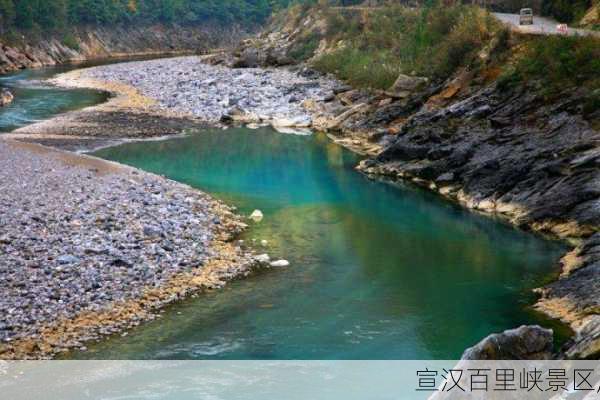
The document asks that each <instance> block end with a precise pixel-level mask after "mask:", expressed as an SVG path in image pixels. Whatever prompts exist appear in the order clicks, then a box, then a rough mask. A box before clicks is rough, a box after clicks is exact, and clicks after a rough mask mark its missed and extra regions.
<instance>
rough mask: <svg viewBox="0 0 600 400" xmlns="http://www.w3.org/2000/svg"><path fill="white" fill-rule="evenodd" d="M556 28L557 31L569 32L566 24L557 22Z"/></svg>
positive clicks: (564, 33)
mask: <svg viewBox="0 0 600 400" xmlns="http://www.w3.org/2000/svg"><path fill="white" fill-rule="evenodd" d="M556 30H557V31H558V33H560V34H563V35H566V34H568V33H569V27H568V26H567V24H558V25H556Z"/></svg>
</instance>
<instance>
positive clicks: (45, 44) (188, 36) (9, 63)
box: [0, 25, 246, 74]
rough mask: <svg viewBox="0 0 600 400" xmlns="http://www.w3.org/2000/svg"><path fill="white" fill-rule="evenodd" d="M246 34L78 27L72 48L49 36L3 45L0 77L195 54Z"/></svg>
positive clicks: (220, 29)
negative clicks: (46, 68) (127, 58)
mask: <svg viewBox="0 0 600 400" xmlns="http://www.w3.org/2000/svg"><path fill="white" fill-rule="evenodd" d="M245 34H246V32H245V31H244V30H242V29H240V28H237V27H235V26H228V27H226V28H225V27H220V26H217V25H206V26H201V27H189V26H185V27H180V26H172V27H165V26H161V25H155V26H145V27H135V26H130V27H124V26H122V27H110V28H102V27H95V28H76V29H75V31H74V34H73V37H74V39H75V44H76V46H73V44H70V45H71V46H73V47H75V48H73V47H69V46H67V45H66V44H65V43H64V42H63V38H62V37H61V36H60V35H59V36H57V37H49V38H46V39H44V40H41V41H38V40H29V39H27V38H25V37H23V39H22V40H21V41H20V43H18V44H16V45H11V46H8V45H5V44H2V43H0V74H5V73H7V72H12V71H16V70H19V69H24V68H37V67H40V66H43V65H55V64H62V63H65V62H73V61H85V60H91V59H101V58H111V57H122V56H127V55H136V54H137V55H145V54H148V55H150V54H166V53H182V52H193V53H200V52H203V51H208V50H210V49H213V48H216V47H219V46H222V45H227V44H230V43H234V42H237V41H238V40H239V39H240V38H241V37H242V36H244V35H245Z"/></svg>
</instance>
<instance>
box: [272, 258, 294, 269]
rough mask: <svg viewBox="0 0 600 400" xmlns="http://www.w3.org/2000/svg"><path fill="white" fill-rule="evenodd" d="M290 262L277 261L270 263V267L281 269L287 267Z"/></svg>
mask: <svg viewBox="0 0 600 400" xmlns="http://www.w3.org/2000/svg"><path fill="white" fill-rule="evenodd" d="M289 265H290V262H289V261H288V260H277V261H273V262H272V263H271V267H276V268H277V267H279V268H283V267H289Z"/></svg>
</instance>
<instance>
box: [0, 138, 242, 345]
mask: <svg viewBox="0 0 600 400" xmlns="http://www.w3.org/2000/svg"><path fill="white" fill-rule="evenodd" d="M89 163H91V164H92V165H94V167H93V168H91V167H90V166H89ZM133 172H135V174H134V173H133ZM89 177H92V178H93V179H88V178H89ZM0 182H2V190H0V232H2V234H1V236H0V238H1V240H0V293H2V296H0V342H6V343H8V342H11V343H12V342H14V341H17V340H21V341H22V340H24V339H25V338H31V337H35V336H36V335H40V334H41V331H40V329H41V328H42V327H44V326H47V325H48V324H51V323H53V322H55V321H58V320H69V319H72V318H74V317H75V316H77V315H79V314H80V313H81V312H99V311H101V310H105V309H106V308H107V307H111V305H112V304H113V302H124V301H127V300H130V299H132V300H133V299H137V298H139V297H140V296H142V294H143V293H144V291H145V289H146V288H148V287H150V288H155V287H159V286H161V285H164V284H165V283H166V282H168V281H169V280H170V279H171V278H173V277H175V276H177V275H178V274H181V273H185V272H188V271H191V270H192V269H197V268H203V266H204V265H205V264H206V262H207V260H208V259H209V257H210V254H213V252H212V250H211V249H210V246H211V243H212V241H213V239H214V238H215V235H216V232H217V229H224V228H223V227H222V224H223V223H225V222H224V217H223V218H222V217H221V216H219V215H216V214H215V211H214V207H216V206H215V204H216V202H215V201H214V200H212V199H211V198H210V197H209V196H207V195H206V194H204V193H202V192H199V191H197V190H194V189H192V188H190V187H188V186H185V185H182V184H179V183H176V182H173V181H169V180H166V179H164V178H161V177H158V176H155V175H152V174H146V173H141V172H139V171H134V170H133V169H129V168H126V167H118V166H115V165H113V164H109V163H105V162H103V161H99V160H96V161H93V160H88V159H84V158H81V157H80V156H76V155H73V154H69V153H65V152H60V151H54V150H49V149H44V148H42V147H38V146H33V145H28V144H18V143H15V142H9V141H5V140H0ZM219 207H225V206H222V205H220V206H219ZM223 210H226V208H223ZM227 213H228V214H227V215H232V214H231V212H229V211H227ZM224 215H225V214H224ZM215 219H218V220H219V222H220V223H219V224H215V223H214V221H215ZM227 223H229V222H227ZM177 260H179V261H177ZM232 271H233V269H232ZM232 275H234V274H233V273H232ZM131 317H132V318H133V317H135V315H133V316H131ZM127 318H129V317H127ZM114 324H116V322H114ZM67 339H68V338H67ZM67 339H65V340H67ZM69 340H70V339H69ZM69 340H68V341H69ZM22 349H24V347H22Z"/></svg>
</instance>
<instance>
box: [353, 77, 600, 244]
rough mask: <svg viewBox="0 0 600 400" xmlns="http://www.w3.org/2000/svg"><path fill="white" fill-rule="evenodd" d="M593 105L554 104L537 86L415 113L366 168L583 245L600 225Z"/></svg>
mask: <svg viewBox="0 0 600 400" xmlns="http://www.w3.org/2000/svg"><path fill="white" fill-rule="evenodd" d="M585 101H586V98H585V95H584V94H583V93H578V92H577V91H573V92H570V93H565V94H564V96H562V98H561V99H560V100H558V101H556V102H552V103H550V104H548V103H547V102H546V101H545V100H544V98H543V96H541V95H537V94H536V91H535V90H534V89H532V88H527V87H520V88H514V89H508V90H500V89H498V88H496V87H488V88H485V89H482V90H481V91H480V92H478V93H476V94H475V95H473V96H471V97H469V98H467V99H465V100H463V101H460V102H458V103H455V104H452V105H450V106H448V107H445V108H441V109H437V110H432V111H427V110H423V111H421V112H418V113H416V114H415V115H413V116H412V117H411V118H410V119H409V120H408V121H407V122H406V123H405V124H404V125H403V126H402V128H401V130H400V132H399V133H398V134H397V135H396V137H395V138H394V140H393V142H392V143H391V144H390V145H389V146H388V147H387V148H386V149H385V151H383V152H382V153H381V154H380V155H379V156H378V157H377V158H376V159H375V160H374V162H373V163H370V164H369V163H367V165H365V166H364V168H363V170H365V171H367V172H376V173H381V174H386V175H393V176H398V177H402V178H408V179H413V180H415V181H418V182H423V183H425V182H426V185H427V186H432V185H433V186H432V187H433V188H435V189H436V190H438V191H439V192H441V193H442V194H444V195H447V196H449V197H451V198H454V199H456V200H458V201H460V202H462V203H464V204H465V205H466V206H468V207H470V208H474V209H479V210H482V211H488V212H492V213H499V214H504V215H505V216H507V217H509V218H510V219H511V220H512V222H513V223H515V224H516V225H519V226H529V227H531V228H533V229H536V230H540V231H546V232H550V233H554V234H556V235H558V236H560V237H585V236H588V235H590V234H591V233H593V232H594V231H595V229H596V227H598V226H599V225H600V207H599V203H598V202H599V198H598V197H599V195H600V189H599V184H600V169H598V165H599V164H598V163H599V162H600V151H599V150H598V148H597V143H598V142H597V141H598V139H599V133H598V131H597V130H595V129H594V128H593V126H592V125H593V121H594V120H596V119H597V118H598V117H599V115H598V114H599V113H600V111H599V110H595V111H593V114H591V113H590V114H587V115H585V114H583V113H582V112H581V109H582V107H583V104H584V103H585ZM567 221H572V222H571V223H567Z"/></svg>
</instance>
